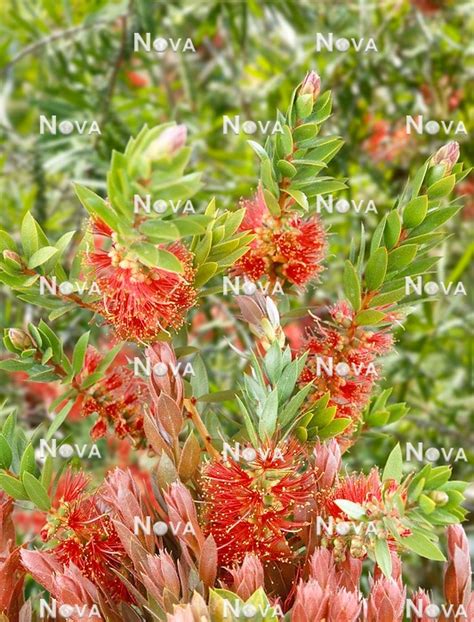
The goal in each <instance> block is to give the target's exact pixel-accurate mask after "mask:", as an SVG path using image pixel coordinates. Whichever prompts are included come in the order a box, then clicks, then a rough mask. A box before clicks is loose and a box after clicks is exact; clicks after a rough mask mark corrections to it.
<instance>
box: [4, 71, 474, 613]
mask: <svg viewBox="0 0 474 622" xmlns="http://www.w3.org/2000/svg"><path fill="white" fill-rule="evenodd" d="M302 78H303V79H302V82H301V83H300V84H299V85H298V86H296V88H295V90H294V92H293V95H292V97H291V101H290V102H289V106H288V109H287V111H286V113H285V114H282V113H278V115H277V117H276V119H277V121H278V123H279V125H280V126H281V131H280V132H275V133H273V134H271V136H270V137H269V138H268V139H267V140H266V142H265V144H264V145H261V144H259V143H258V142H257V141H251V145H252V147H253V148H254V150H255V151H256V154H257V156H258V158H259V160H260V174H259V177H258V180H257V181H256V183H255V186H254V188H250V187H249V188H248V196H247V197H246V198H245V197H244V198H242V199H241V200H240V202H239V203H238V204H236V205H233V206H230V207H229V208H225V207H224V206H222V205H219V203H218V201H216V200H215V199H214V198H210V200H209V198H208V200H206V201H203V199H202V197H203V196H205V194H206V186H205V185H204V184H203V182H202V180H201V173H199V172H189V163H190V158H191V148H190V147H189V146H187V145H186V142H187V132H186V128H185V127H184V125H177V124H174V123H166V124H164V125H159V126H157V127H151V128H150V127H147V126H145V127H143V129H142V130H141V132H140V133H139V134H138V135H137V136H136V137H133V138H131V139H130V140H129V142H128V144H127V145H126V147H125V149H124V150H123V151H114V152H113V155H112V158H111V162H110V168H109V171H108V173H107V175H106V178H105V179H104V180H103V184H102V185H100V186H99V187H100V188H101V191H100V192H99V193H97V192H96V191H95V190H94V189H93V188H90V187H88V186H87V184H80V183H76V184H75V192H76V194H77V200H78V204H79V203H80V204H81V205H82V207H83V208H84V219H83V223H84V224H83V228H82V230H81V231H72V232H68V233H65V234H64V235H62V236H60V237H59V238H58V239H48V237H47V236H46V234H45V232H44V231H43V229H42V228H41V226H40V224H39V223H38V222H37V221H36V220H35V219H34V217H33V216H32V214H31V213H30V212H27V213H26V215H25V216H24V218H23V221H22V223H21V226H20V227H19V231H14V232H12V234H11V235H10V234H9V233H7V232H2V234H1V244H2V260H1V264H0V266H1V272H0V278H1V280H2V281H3V282H4V284H5V285H6V286H8V287H9V288H11V290H12V292H13V294H14V295H16V296H17V297H18V299H19V300H20V301H22V303H26V304H27V305H28V308H29V309H30V311H29V312H28V314H27V315H26V316H25V317H30V318H31V321H30V322H27V323H26V324H24V325H22V326H17V327H12V328H10V329H7V330H6V331H5V336H4V343H5V347H6V350H7V351H8V353H9V355H8V356H5V357H4V358H3V360H2V361H1V363H0V367H1V368H2V369H3V370H6V371H7V372H9V373H11V374H12V379H13V380H14V382H20V379H21V381H22V382H23V383H24V382H25V378H26V379H27V382H30V383H31V386H34V387H35V391H36V392H37V393H38V394H39V395H46V394H47V395H48V417H47V418H45V419H44V420H42V421H40V422H39V425H38V426H37V427H36V428H35V429H34V430H33V429H29V428H28V427H25V425H24V422H25V417H24V416H23V413H21V412H19V413H16V412H15V411H14V410H12V409H8V408H6V409H5V413H6V415H8V416H6V417H5V418H4V420H3V421H2V427H1V434H0V466H1V472H0V489H1V492H0V616H1V619H2V620H10V621H16V620H21V621H22V622H28V621H29V620H37V619H42V618H45V619H54V618H55V617H56V616H62V618H65V619H69V620H77V621H83V620H89V619H92V620H94V621H99V620H111V621H114V622H115V621H119V620H126V621H130V622H133V621H136V620H146V621H149V622H154V621H155V620H163V621H165V620H170V621H172V620H174V621H175V622H178V621H179V622H205V621H216V622H221V621H224V622H225V621H227V620H229V621H237V620H244V619H252V620H257V621H271V620H275V621H276V620H282V619H285V620H293V621H295V622H356V621H364V620H367V621H370V622H372V621H373V622H375V621H379V622H396V621H399V620H403V619H406V618H410V619H411V620H413V621H426V620H429V619H433V616H436V619H438V617H439V616H440V615H441V616H444V617H439V619H440V620H441V619H442V620H448V619H449V620H452V619H453V620H454V619H456V620H463V621H465V620H473V619H474V617H473V616H474V597H473V595H472V592H471V567H470V561H469V546H468V542H467V538H466V535H465V533H464V531H463V528H462V526H461V523H462V521H463V519H464V517H465V510H464V509H463V500H464V495H463V492H464V490H465V488H466V484H465V483H463V482H462V481H453V479H452V478H451V468H450V467H449V466H446V465H440V466H434V465H433V464H431V463H430V462H429V461H427V462H426V464H424V465H423V464H420V463H416V462H415V463H407V461H406V460H405V459H404V453H403V451H402V448H401V446H400V444H398V443H397V441H396V437H397V425H399V424H398V423H397V422H398V421H399V420H400V419H402V417H403V416H404V415H405V414H406V413H407V411H408V406H407V405H406V404H405V403H403V402H397V401H396V400H395V399H394V397H393V396H392V395H391V393H392V387H390V386H389V387H385V388H384V389H383V390H382V388H381V386H380V382H381V379H382V378H383V375H384V360H385V357H386V356H387V355H390V356H392V357H393V356H395V357H396V356H397V352H396V338H395V335H394V328H395V327H396V326H403V324H404V322H405V318H406V313H407V310H409V307H407V305H406V301H405V297H406V295H407V292H406V291H405V278H406V277H410V278H412V279H414V278H415V277H417V276H419V275H423V274H424V273H425V272H426V271H429V270H431V269H432V268H433V267H434V266H435V264H436V262H437V260H438V258H439V255H440V253H439V252H437V245H438V244H439V243H440V242H442V241H443V238H444V233H443V225H444V224H445V223H446V222H447V221H448V220H449V219H450V218H452V217H453V216H454V215H455V214H456V212H457V211H458V210H459V205H458V203H457V202H456V201H453V200H452V199H451V194H452V192H453V190H454V188H455V186H456V184H458V183H459V182H460V181H461V180H462V179H463V178H464V177H465V175H466V174H467V171H466V170H464V168H463V165H462V164H461V163H460V162H459V161H458V160H459V158H460V153H459V148H458V145H457V144H456V143H455V142H450V143H448V144H447V145H445V146H443V147H441V148H440V149H439V150H438V151H437V152H436V153H433V154H432V155H431V156H430V157H428V159H427V160H426V161H425V163H424V164H423V166H422V167H421V168H420V169H419V170H416V171H413V174H412V176H411V179H410V180H408V183H407V184H406V186H405V189H404V190H403V193H402V194H401V196H400V197H399V198H398V200H397V201H396V203H395V204H394V205H393V206H391V207H390V209H388V210H387V211H386V212H385V213H384V214H383V215H382V214H380V215H379V222H378V224H377V225H376V227H375V229H374V230H373V231H372V232H371V233H366V232H364V230H362V234H361V237H360V239H358V240H357V241H356V243H353V244H352V251H351V253H350V255H349V256H348V257H345V258H343V263H339V262H338V261H335V258H334V257H332V256H329V255H328V247H329V236H330V232H329V230H328V226H327V224H326V223H325V222H324V218H323V216H322V215H321V214H319V213H317V210H316V207H315V206H316V204H317V202H318V197H321V196H324V195H327V194H329V193H331V194H332V193H336V192H338V191H341V190H343V189H344V188H346V183H345V181H342V180H339V179H334V178H333V177H331V176H329V175H328V172H327V170H326V169H327V168H328V165H329V163H330V162H331V160H332V159H333V158H334V156H336V154H337V153H338V152H339V150H340V149H341V147H342V140H341V139H340V138H339V137H337V136H331V135H330V134H328V133H327V132H326V131H325V130H324V122H325V121H326V120H327V119H328V118H329V116H330V115H331V114H332V104H331V95H330V93H329V91H324V90H322V89H321V80H320V78H319V76H318V75H317V74H316V73H315V72H313V71H309V72H308V74H307V75H306V77H304V76H302ZM337 114H338V111H337V110H336V111H335V115H336V116H337ZM193 166H194V167H196V166H197V164H196V160H193ZM96 189H97V188H96ZM196 197H199V201H198V200H196ZM178 201H180V202H181V204H182V205H184V204H186V202H191V203H190V204H192V205H193V209H192V210H189V211H188V212H186V211H184V212H179V211H176V210H174V209H173V208H172V205H176V204H177V203H178ZM194 206H195V207H196V209H194ZM339 266H341V267H339ZM334 272H336V273H337V274H336V276H337V277H339V282H340V284H341V286H340V291H339V296H338V298H337V299H336V297H334V299H332V300H331V299H330V289H329V287H328V286H327V284H326V286H325V282H326V283H327V281H326V279H327V278H328V277H329V275H331V274H333V273H334ZM65 283H66V286H65ZM229 283H232V287H234V288H235V289H236V291H234V289H232V294H231V295H230V296H229V292H228V291H227V293H226V295H223V294H224V285H228V284H229ZM236 283H237V285H235V284H236ZM239 284H240V285H239ZM257 284H258V286H257ZM240 286H243V289H242V291H240V289H239V287H240ZM251 286H253V287H251ZM319 288H325V289H324V292H325V293H324V296H323V297H321V298H318V300H322V299H324V304H323V303H318V302H316V301H315V300H316V299H315V300H313V302H312V303H311V305H310V307H311V311H310V312H308V310H307V308H306V307H305V305H306V306H307V303H308V300H311V296H312V295H313V293H314V292H315V291H317V290H318V289H319ZM35 307H37V308H38V311H36V310H35V311H34V312H32V311H31V309H35ZM298 317H299V318H305V319H303V320H302V322H300V323H298V321H297V320H295V318H298ZM64 318H68V319H67V322H68V323H70V324H71V325H76V324H78V323H79V325H81V326H82V325H83V324H84V320H85V321H86V322H87V324H88V330H87V331H84V332H83V334H82V336H80V337H79V338H78V339H77V340H76V341H75V343H71V341H70V339H65V336H64V334H63V333H64V331H61V330H59V329H57V328H56V325H57V323H58V322H64ZM209 318H211V321H209V322H208V319H209ZM81 322H82V323H81ZM295 322H296V323H295ZM302 324H304V329H303V328H301V326H302ZM60 326H63V327H64V323H62V324H60ZM295 327H296V328H295ZM219 331H222V332H223V333H224V341H220V337H219V336H218V334H219ZM295 331H296V332H295ZM295 334H296V338H295ZM290 338H291V340H290V341H288V340H289V339H290ZM213 339H215V340H216V341H218V343H217V344H214V345H215V346H216V347H217V348H220V349H221V350H223V349H224V351H225V352H226V354H225V358H226V359H228V360H231V359H234V360H235V363H236V366H237V367H238V369H239V372H238V374H236V375H235V376H234V377H235V378H236V380H235V383H234V384H233V385H230V386H229V383H227V384H226V383H225V382H220V381H219V379H221V380H222V377H223V376H222V374H223V373H225V370H215V373H214V372H213V370H212V369H209V367H208V365H207V359H206V353H208V352H210V350H211V349H212V347H213V342H212V340H213ZM290 343H291V346H290ZM295 343H296V345H295ZM209 360H213V359H212V357H210V359H209ZM25 386H28V384H26V385H25ZM40 388H41V389H40ZM47 389H48V390H49V393H47ZM392 424H393V425H392ZM388 425H392V427H391V428H390V430H391V432H390V434H391V436H389V437H388V445H386V446H389V445H391V446H389V449H388V451H387V455H386V456H385V458H384V460H382V462H381V464H373V462H370V463H369V464H368V466H367V468H365V469H362V470H354V469H353V468H351V466H350V465H351V464H355V463H357V456H358V447H360V443H361V442H363V438H364V437H365V436H366V435H370V434H372V435H374V434H380V433H381V428H384V427H385V426H388ZM377 428H378V430H377ZM78 439H80V440H78ZM420 462H421V460H420ZM98 464H100V466H97V465H98ZM425 559H428V560H434V563H437V564H439V573H440V574H441V573H444V583H443V585H441V582H440V585H439V589H440V591H439V592H437V593H434V594H432V593H429V592H428V591H427V590H426V589H424V588H426V586H424V585H421V586H418V585H416V584H415V585H413V577H414V576H415V577H416V573H417V569H419V568H420V567H421V566H422V565H423V564H424V563H425V562H424V561H423V560H425ZM415 583H416V582H415ZM418 588H419V589H418ZM441 590H442V591H441ZM437 603H443V609H442V610H441V608H440V606H439V605H438V604H437Z"/></svg>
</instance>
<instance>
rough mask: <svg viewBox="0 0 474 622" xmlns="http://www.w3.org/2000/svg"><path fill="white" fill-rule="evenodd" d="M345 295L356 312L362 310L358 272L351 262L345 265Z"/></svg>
mask: <svg viewBox="0 0 474 622" xmlns="http://www.w3.org/2000/svg"><path fill="white" fill-rule="evenodd" d="M342 282H343V287H344V293H345V295H346V296H347V299H348V300H349V302H350V303H351V305H352V308H353V309H354V310H355V311H358V310H359V309H360V304H361V300H360V281H359V277H358V276H357V272H356V270H355V268H354V266H353V265H352V264H351V262H350V261H346V263H345V264H344V275H343V280H342Z"/></svg>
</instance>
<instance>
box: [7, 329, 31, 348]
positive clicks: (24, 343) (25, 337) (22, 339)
mask: <svg viewBox="0 0 474 622" xmlns="http://www.w3.org/2000/svg"><path fill="white" fill-rule="evenodd" d="M8 336H9V337H10V341H11V342H12V344H13V345H14V346H15V348H18V350H27V349H28V348H31V347H34V345H35V344H34V343H33V341H32V339H31V337H30V336H29V334H28V333H27V332H26V331H25V330H22V329H21V328H10V330H9V331H8Z"/></svg>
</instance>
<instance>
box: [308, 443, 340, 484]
mask: <svg viewBox="0 0 474 622" xmlns="http://www.w3.org/2000/svg"><path fill="white" fill-rule="evenodd" d="M314 457H315V462H314V463H315V467H316V477H317V478H318V480H317V483H316V485H317V487H318V490H324V489H326V488H331V486H333V485H334V482H335V481H336V477H337V474H338V472H339V469H340V468H341V450H340V447H339V445H338V443H337V441H335V440H334V439H333V440H331V441H330V442H329V443H320V442H319V441H318V443H317V444H316V446H315V448H314Z"/></svg>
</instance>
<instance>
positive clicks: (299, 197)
mask: <svg viewBox="0 0 474 622" xmlns="http://www.w3.org/2000/svg"><path fill="white" fill-rule="evenodd" d="M284 192H286V194H289V195H290V197H291V198H292V199H294V200H295V201H296V202H297V203H298V205H301V207H302V208H303V209H304V210H305V211H308V209H309V204H308V199H307V198H306V195H305V194H304V192H301V190H284Z"/></svg>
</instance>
